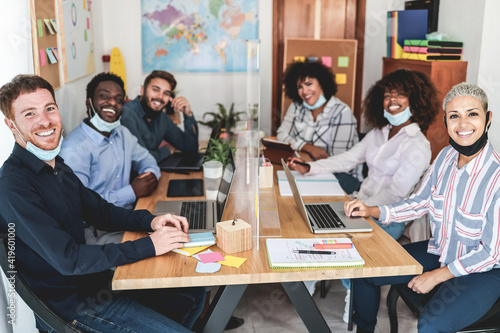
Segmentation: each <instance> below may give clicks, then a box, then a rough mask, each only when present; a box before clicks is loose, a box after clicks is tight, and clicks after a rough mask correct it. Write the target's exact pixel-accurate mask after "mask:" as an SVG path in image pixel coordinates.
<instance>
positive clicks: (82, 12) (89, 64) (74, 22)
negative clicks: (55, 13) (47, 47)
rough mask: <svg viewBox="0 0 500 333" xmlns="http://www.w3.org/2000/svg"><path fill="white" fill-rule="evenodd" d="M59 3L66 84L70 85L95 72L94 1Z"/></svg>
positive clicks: (78, 0)
mask: <svg viewBox="0 0 500 333" xmlns="http://www.w3.org/2000/svg"><path fill="white" fill-rule="evenodd" d="M52 1H54V0H52ZM58 2H59V19H60V21H61V22H62V26H63V31H64V33H63V34H62V35H61V44H62V56H63V69H64V82H66V83H68V82H70V81H74V80H76V79H78V78H81V77H83V76H86V75H89V74H92V73H94V72H95V57H94V35H93V29H92V10H91V4H92V1H89V0H58Z"/></svg>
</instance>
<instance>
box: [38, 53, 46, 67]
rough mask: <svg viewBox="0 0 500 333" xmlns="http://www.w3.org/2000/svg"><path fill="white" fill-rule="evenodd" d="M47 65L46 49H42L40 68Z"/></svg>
mask: <svg viewBox="0 0 500 333" xmlns="http://www.w3.org/2000/svg"><path fill="white" fill-rule="evenodd" d="M46 63H47V59H46V58H45V49H40V66H41V67H43V66H45V64H46Z"/></svg>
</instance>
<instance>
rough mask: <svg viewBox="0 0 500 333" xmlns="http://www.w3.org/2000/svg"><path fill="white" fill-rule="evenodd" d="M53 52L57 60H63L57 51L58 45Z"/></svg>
mask: <svg viewBox="0 0 500 333" xmlns="http://www.w3.org/2000/svg"><path fill="white" fill-rule="evenodd" d="M52 54H53V55H54V57H56V59H57V61H61V58H59V53H58V52H57V47H53V48H52Z"/></svg>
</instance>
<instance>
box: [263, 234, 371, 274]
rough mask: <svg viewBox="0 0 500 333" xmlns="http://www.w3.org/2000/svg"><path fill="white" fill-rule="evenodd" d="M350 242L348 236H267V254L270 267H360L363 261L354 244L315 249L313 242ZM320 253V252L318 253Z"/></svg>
mask: <svg viewBox="0 0 500 333" xmlns="http://www.w3.org/2000/svg"><path fill="white" fill-rule="evenodd" d="M323 242H332V243H337V244H343V243H346V244H352V242H351V240H350V239H349V238H329V239H320V238H300V239H291V238H269V239H267V240H266V247H267V256H268V259H269V266H270V267H271V268H324V267H332V268H340V267H362V266H363V265H364V264H365V261H364V260H363V258H362V257H361V255H360V254H359V252H358V251H357V250H356V248H355V247H354V245H353V246H352V247H351V248H346V249H334V250H327V251H323V250H317V249H315V248H314V244H322V243H323ZM320 253H321V254H320Z"/></svg>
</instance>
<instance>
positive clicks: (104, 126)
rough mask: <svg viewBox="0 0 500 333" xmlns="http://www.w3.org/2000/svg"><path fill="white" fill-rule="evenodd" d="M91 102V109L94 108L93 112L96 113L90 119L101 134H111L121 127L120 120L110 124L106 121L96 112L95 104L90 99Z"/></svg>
mask: <svg viewBox="0 0 500 333" xmlns="http://www.w3.org/2000/svg"><path fill="white" fill-rule="evenodd" d="M89 100H90V107H91V108H92V111H93V112H94V116H93V117H92V118H91V119H90V123H91V124H92V125H94V126H95V128H97V129H98V130H99V131H101V132H107V133H110V132H111V131H112V130H114V129H115V128H117V127H118V126H120V124H121V123H120V118H118V120H116V121H114V122H112V123H108V122H107V121H104V120H103V119H102V118H101V117H99V115H98V114H97V112H95V109H94V104H92V99H91V98H89Z"/></svg>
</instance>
